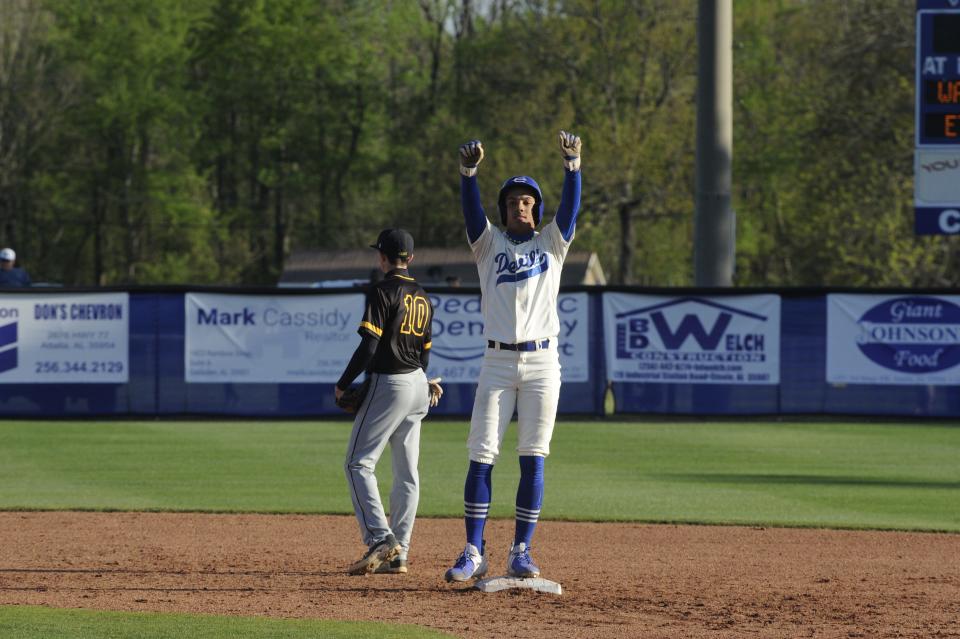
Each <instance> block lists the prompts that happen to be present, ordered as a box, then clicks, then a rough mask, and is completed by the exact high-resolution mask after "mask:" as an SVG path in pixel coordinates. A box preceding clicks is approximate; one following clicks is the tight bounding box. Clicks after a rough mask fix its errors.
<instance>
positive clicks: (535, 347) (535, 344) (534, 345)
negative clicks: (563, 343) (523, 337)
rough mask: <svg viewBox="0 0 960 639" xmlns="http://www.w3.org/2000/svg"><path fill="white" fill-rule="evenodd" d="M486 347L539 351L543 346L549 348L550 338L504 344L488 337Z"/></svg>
mask: <svg viewBox="0 0 960 639" xmlns="http://www.w3.org/2000/svg"><path fill="white" fill-rule="evenodd" d="M487 348H495V349H497V350H499V351H541V350H543V349H545V348H550V340H549V339H541V340H536V339H534V340H530V341H529V342H520V343H519V344H504V343H503V342H495V341H493V340H492V339H488V340H487Z"/></svg>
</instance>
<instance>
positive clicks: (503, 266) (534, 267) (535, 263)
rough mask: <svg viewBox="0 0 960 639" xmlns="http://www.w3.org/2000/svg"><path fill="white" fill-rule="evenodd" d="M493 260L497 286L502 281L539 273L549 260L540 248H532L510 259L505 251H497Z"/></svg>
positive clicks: (516, 279)
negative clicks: (495, 264)
mask: <svg viewBox="0 0 960 639" xmlns="http://www.w3.org/2000/svg"><path fill="white" fill-rule="evenodd" d="M493 260H494V261H495V262H496V263H497V275H498V277H497V286H499V285H500V284H503V283H504V282H519V281H522V280H525V279H529V278H531V277H534V276H537V275H540V274H541V273H543V272H544V271H546V270H547V266H548V262H549V258H548V256H547V253H546V252H544V251H542V250H540V249H533V250H532V251H530V252H529V253H528V254H526V255H521V256H520V257H518V258H517V259H515V260H511V259H510V258H509V256H508V255H507V254H506V253H497V254H496V255H495V256H494V258H493ZM504 271H506V273H504ZM501 273H504V274H503V275H501Z"/></svg>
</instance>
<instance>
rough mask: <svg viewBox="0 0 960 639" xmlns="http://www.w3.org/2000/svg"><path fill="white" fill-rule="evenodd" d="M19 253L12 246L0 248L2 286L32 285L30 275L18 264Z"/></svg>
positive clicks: (0, 283)
mask: <svg viewBox="0 0 960 639" xmlns="http://www.w3.org/2000/svg"><path fill="white" fill-rule="evenodd" d="M16 261H17V254H16V252H15V251H14V250H13V249H12V248H5V249H3V250H0V288H17V287H27V286H30V275H29V274H28V273H27V272H26V271H25V270H23V269H22V268H20V267H18V266H14V263H15V262H16Z"/></svg>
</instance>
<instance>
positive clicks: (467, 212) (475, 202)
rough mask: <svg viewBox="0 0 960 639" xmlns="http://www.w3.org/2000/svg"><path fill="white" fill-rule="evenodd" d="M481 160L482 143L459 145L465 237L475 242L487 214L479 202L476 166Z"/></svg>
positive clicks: (482, 230) (485, 222) (483, 227)
mask: <svg viewBox="0 0 960 639" xmlns="http://www.w3.org/2000/svg"><path fill="white" fill-rule="evenodd" d="M481 162H483V144H482V143H481V142H480V140H470V141H469V142H467V143H466V144H462V145H460V206H461V208H462V209H463V218H464V221H465V222H466V225H467V238H468V239H469V240H470V243H471V244H473V243H474V242H476V241H477V240H478V239H479V238H480V235H481V234H483V232H484V231H485V230H486V228H487V216H486V214H485V213H484V212H483V205H482V204H481V203H480V187H479V186H478V185H477V167H478V166H479V165H480V163H481Z"/></svg>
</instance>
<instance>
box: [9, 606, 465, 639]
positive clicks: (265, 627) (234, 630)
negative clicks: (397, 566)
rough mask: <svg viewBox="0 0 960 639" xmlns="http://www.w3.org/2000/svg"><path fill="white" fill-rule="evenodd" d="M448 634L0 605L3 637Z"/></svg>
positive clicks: (294, 638)
mask: <svg viewBox="0 0 960 639" xmlns="http://www.w3.org/2000/svg"><path fill="white" fill-rule="evenodd" d="M451 636H452V635H448V634H444V633H442V632H438V631H436V630H429V629H427V628H423V627H420V626H403V625H393V624H384V623H370V622H364V623H359V622H357V623H354V622H346V621H311V620H302V619H298V620H287V619H264V618H260V617H220V616H214V615H173V614H157V613H142V612H94V611H87V610H57V609H52V608H40V607H34V606H0V637H4V639H50V637H56V638H57V639H182V638H183V637H189V638H190V639H314V638H316V637H324V639H381V638H384V639H419V638H420V637H437V638H440V637H451Z"/></svg>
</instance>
